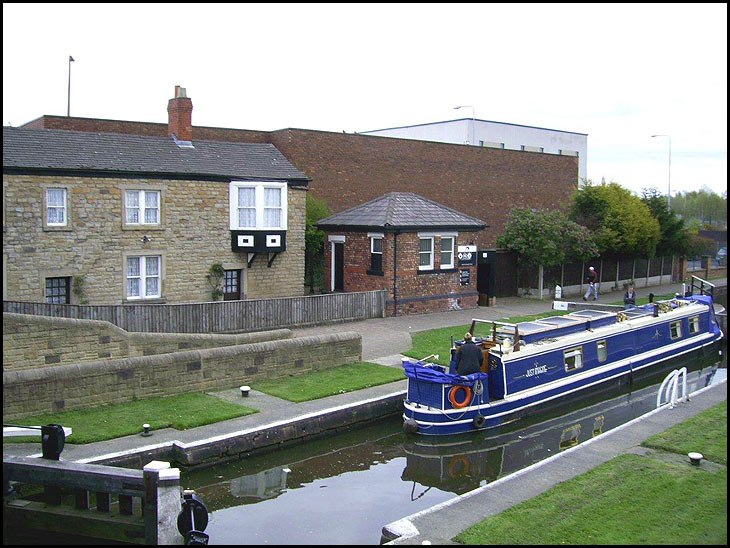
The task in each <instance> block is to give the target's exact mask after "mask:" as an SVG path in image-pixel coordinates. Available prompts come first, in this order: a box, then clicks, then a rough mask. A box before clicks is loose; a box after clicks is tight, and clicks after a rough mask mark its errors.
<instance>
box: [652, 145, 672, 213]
mask: <svg viewBox="0 0 730 548" xmlns="http://www.w3.org/2000/svg"><path fill="white" fill-rule="evenodd" d="M652 137H666V138H667V139H669V177H668V178H669V183H668V184H667V209H668V210H671V209H672V138H671V137H670V136H669V135H652Z"/></svg>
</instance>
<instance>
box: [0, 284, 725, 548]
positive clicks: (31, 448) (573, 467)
mask: <svg viewBox="0 0 730 548" xmlns="http://www.w3.org/2000/svg"><path fill="white" fill-rule="evenodd" d="M713 283H714V284H716V285H718V286H722V285H727V279H726V278H723V279H721V280H713ZM681 290H682V284H668V285H662V286H654V287H645V288H637V290H636V292H637V296H638V297H644V296H647V295H648V294H649V293H654V294H656V295H665V294H668V293H676V292H680V291H681ZM566 300H573V301H575V302H582V298H581V297H580V296H577V297H568V298H567V299H566ZM622 301H623V291H616V292H604V293H602V294H601V295H600V296H599V298H598V301H597V303H599V304H610V303H615V302H622ZM551 306H552V300H550V299H544V300H540V299H533V298H520V297H509V298H498V299H496V303H495V306H490V307H479V308H477V309H468V310H454V311H449V312H440V313H434V314H422V315H414V316H401V317H396V318H378V319H371V320H364V321H356V322H345V323H337V324H331V325H324V326H318V327H307V328H295V329H293V331H294V336H295V337H299V336H306V335H312V334H325V333H338V332H345V331H349V332H357V333H360V335H361V336H362V359H363V360H364V361H370V362H375V363H380V364H383V365H388V366H393V367H400V364H401V358H402V357H403V355H402V352H406V351H408V350H409V349H410V348H411V334H412V333H416V332H419V331H426V330H430V329H435V328H441V327H449V326H457V325H467V324H469V323H471V320H472V319H475V318H477V319H483V320H504V319H506V318H512V317H519V316H525V315H530V314H539V313H542V312H547V311H549V310H550V309H551ZM726 386H727V384H726V382H723V383H721V384H720V385H718V386H715V387H713V388H712V389H710V390H708V391H707V393H706V394H702V395H700V396H697V397H693V398H692V401H691V402H690V403H688V404H683V405H681V406H678V407H677V408H675V409H673V410H671V411H666V412H664V411H663V409H664V408H662V410H658V412H653V413H652V414H651V417H646V418H645V419H644V418H641V420H635V421H633V422H632V423H629V424H628V425H626V426H624V427H622V428H620V429H617V430H614V431H611V432H608V433H607V434H604V435H602V436H599V437H597V438H595V439H593V440H591V442H590V443H583V444H581V445H579V446H577V447H575V448H573V449H571V450H568V451H565V452H563V453H561V454H560V455H559V458H553V459H548V461H543V462H542V463H538V465H535V466H533V467H530V468H528V469H527V470H523V471H521V472H518V473H517V474H513V475H512V476H508V477H506V478H502V479H501V480H499V481H497V482H495V483H493V484H490V485H489V486H487V488H481V489H478V490H476V491H473V492H471V493H468V494H466V495H463V496H460V497H456V498H455V499H453V500H452V501H448V502H447V503H444V504H441V505H438V506H437V507H434V508H433V509H430V510H427V511H424V512H421V513H419V514H418V515H414V516H410V517H408V518H404V519H403V520H399V522H396V523H395V524H390V525H389V526H386V529H388V528H389V527H390V529H388V530H389V531H390V533H392V534H393V535H394V536H400V537H401V538H400V540H396V541H394V543H404V544H420V543H421V542H422V541H425V540H429V541H431V542H432V543H436V542H438V543H450V541H448V539H450V538H452V537H453V536H454V535H456V534H458V533H459V532H461V531H462V530H463V529H465V528H467V527H468V526H470V525H472V524H473V523H476V522H478V521H480V520H481V519H483V518H484V517H486V516H488V515H491V514H492V513H497V512H499V511H501V510H503V509H505V508H507V507H509V506H511V505H512V504H516V503H518V502H520V501H521V500H526V499H528V498H531V497H533V496H535V495H537V494H539V493H540V492H542V491H544V490H547V489H548V488H550V487H551V486H552V485H554V484H556V483H559V482H560V481H564V480H565V479H567V478H569V477H573V476H575V475H577V474H580V473H582V472H584V471H586V470H588V469H590V468H592V467H594V466H597V465H598V464H600V463H602V462H605V461H606V460H608V459H610V458H613V456H616V455H619V454H622V453H626V452H635V451H637V450H640V449H638V445H639V444H640V443H641V442H642V441H643V440H644V439H646V437H648V436H649V435H651V434H652V433H654V432H656V431H662V430H664V429H666V428H668V427H669V426H671V425H672V424H675V423H676V422H681V421H682V420H685V418H688V417H689V416H693V415H694V414H696V413H699V412H700V411H702V410H704V409H705V408H707V407H710V406H712V405H714V403H715V402H720V401H724V400H726V399H727V388H726ZM405 390H406V381H405V380H402V381H398V382H395V383H390V384H387V385H381V386H376V387H372V388H368V389H365V390H360V391H356V392H350V393H347V394H339V395H337V396H331V397H328V398H322V399H319V400H314V401H310V402H303V403H299V404H294V403H291V402H286V401H284V400H279V399H278V398H274V397H272V396H267V395H265V394H263V393H261V392H257V391H256V390H255V386H252V390H251V392H250V396H249V397H242V396H241V393H240V390H239V388H238V387H232V388H231V389H229V390H224V391H220V392H216V393H213V395H215V396H217V397H221V398H223V399H226V400H228V401H231V402H234V403H239V404H242V405H246V406H248V407H252V408H254V409H257V410H258V411H259V412H258V413H255V414H253V415H248V416H245V417H239V418H236V419H231V420H227V421H223V422H219V423H216V424H211V425H207V426H202V427H198V428H192V429H189V430H185V431H178V430H174V429H162V430H156V431H154V432H153V433H152V435H151V436H149V437H144V436H141V435H132V436H126V437H123V438H118V439H114V440H109V441H104V442H99V443H92V444H86V445H72V444H66V446H65V448H64V451H63V454H62V457H61V458H62V460H66V461H75V462H86V463H90V462H109V461H112V462H113V461H114V459H117V458H119V457H123V456H124V455H132V454H135V455H141V456H142V457H141V458H144V456H145V455H154V454H155V451H156V450H157V449H159V448H160V447H169V446H171V445H174V446H176V448H177V449H181V450H183V451H184V450H186V449H191V448H195V447H201V446H203V445H205V444H206V443H211V442H212V441H216V440H217V441H218V442H220V440H225V439H228V438H231V437H234V436H238V435H240V434H241V433H244V432H250V431H252V430H256V429H261V428H268V427H270V426H271V425H282V424H287V423H291V422H292V421H295V420H299V419H300V418H309V419H310V420H311V418H312V417H317V416H320V415H322V416H324V415H325V414H327V413H329V412H330V411H332V410H335V409H336V410H340V411H342V410H343V409H344V410H345V411H346V410H347V409H349V408H350V407H353V408H355V407H358V406H360V405H362V404H363V402H373V401H379V400H381V399H385V398H391V399H392V398H393V397H395V396H400V395H401V394H403V393H405ZM140 431H141V428H140ZM11 455H12V456H40V444H12V443H3V456H11ZM528 472H529V474H528ZM396 532H397V534H396Z"/></svg>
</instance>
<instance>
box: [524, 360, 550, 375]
mask: <svg viewBox="0 0 730 548" xmlns="http://www.w3.org/2000/svg"><path fill="white" fill-rule="evenodd" d="M547 368H548V366H547V365H537V363H536V364H535V367H533V368H532V369H528V370H527V371H526V372H525V376H526V377H534V376H535V375H539V374H540V373H547Z"/></svg>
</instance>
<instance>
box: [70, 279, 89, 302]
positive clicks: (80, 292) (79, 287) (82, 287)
mask: <svg viewBox="0 0 730 548" xmlns="http://www.w3.org/2000/svg"><path fill="white" fill-rule="evenodd" d="M71 292H72V293H73V294H74V296H75V297H76V300H77V302H78V303H79V304H89V300H88V299H87V298H86V274H79V275H78V276H74V277H73V278H72V279H71Z"/></svg>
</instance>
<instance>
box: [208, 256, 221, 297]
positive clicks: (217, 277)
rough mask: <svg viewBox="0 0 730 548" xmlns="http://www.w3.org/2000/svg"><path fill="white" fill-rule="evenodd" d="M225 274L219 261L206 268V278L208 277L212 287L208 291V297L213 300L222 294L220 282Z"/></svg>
mask: <svg viewBox="0 0 730 548" xmlns="http://www.w3.org/2000/svg"><path fill="white" fill-rule="evenodd" d="M225 275H226V271H225V270H224V268H223V265H221V264H220V263H215V264H213V265H211V266H210V268H209V269H208V274H207V275H206V278H208V284H210V287H211V289H212V291H211V292H210V298H211V299H213V300H214V301H217V300H218V299H220V298H221V297H222V296H223V287H222V282H223V278H224V277H225Z"/></svg>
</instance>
